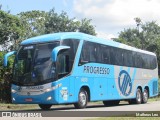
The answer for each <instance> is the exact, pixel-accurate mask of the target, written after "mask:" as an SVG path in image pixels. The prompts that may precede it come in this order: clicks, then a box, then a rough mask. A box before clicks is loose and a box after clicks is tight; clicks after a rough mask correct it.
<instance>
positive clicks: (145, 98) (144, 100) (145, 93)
mask: <svg viewBox="0 0 160 120" xmlns="http://www.w3.org/2000/svg"><path fill="white" fill-rule="evenodd" d="M147 101H148V90H147V89H144V92H143V93H142V103H143V104H145V103H147Z"/></svg>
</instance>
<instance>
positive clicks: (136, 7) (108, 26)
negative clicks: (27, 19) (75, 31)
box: [0, 0, 160, 39]
mask: <svg viewBox="0 0 160 120" xmlns="http://www.w3.org/2000/svg"><path fill="white" fill-rule="evenodd" d="M0 4H2V10H4V11H8V10H10V11H11V14H13V15H16V14H18V13H20V12H25V11H31V10H43V11H46V12H48V11H49V10H50V9H52V8H55V11H56V12H57V13H61V11H65V12H67V14H68V15H69V17H70V18H73V17H76V19H78V20H81V19H83V18H87V19H92V25H93V26H95V30H96V33H97V36H98V37H103V38H107V39H110V38H114V37H118V35H119V33H120V31H123V30H124V29H127V28H133V27H136V23H135V21H134V18H136V17H139V18H141V20H142V22H144V23H145V22H149V21H156V22H157V23H158V24H160V0H0Z"/></svg>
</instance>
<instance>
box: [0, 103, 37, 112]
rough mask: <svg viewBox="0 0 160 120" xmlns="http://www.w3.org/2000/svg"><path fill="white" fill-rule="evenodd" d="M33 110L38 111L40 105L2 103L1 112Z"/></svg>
mask: <svg viewBox="0 0 160 120" xmlns="http://www.w3.org/2000/svg"><path fill="white" fill-rule="evenodd" d="M32 109H38V105H33V104H32V105H31V104H5V103H0V111H5V110H32Z"/></svg>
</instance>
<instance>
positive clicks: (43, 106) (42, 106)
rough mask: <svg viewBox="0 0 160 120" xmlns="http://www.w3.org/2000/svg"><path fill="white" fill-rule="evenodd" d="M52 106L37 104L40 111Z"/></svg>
mask: <svg viewBox="0 0 160 120" xmlns="http://www.w3.org/2000/svg"><path fill="white" fill-rule="evenodd" d="M51 106H52V105H50V104H39V107H40V108H41V109H42V110H49V109H50V108H51Z"/></svg>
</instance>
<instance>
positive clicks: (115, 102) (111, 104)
mask: <svg viewBox="0 0 160 120" xmlns="http://www.w3.org/2000/svg"><path fill="white" fill-rule="evenodd" d="M119 102H120V100H112V101H103V104H104V105H105V106H116V105H119Z"/></svg>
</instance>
